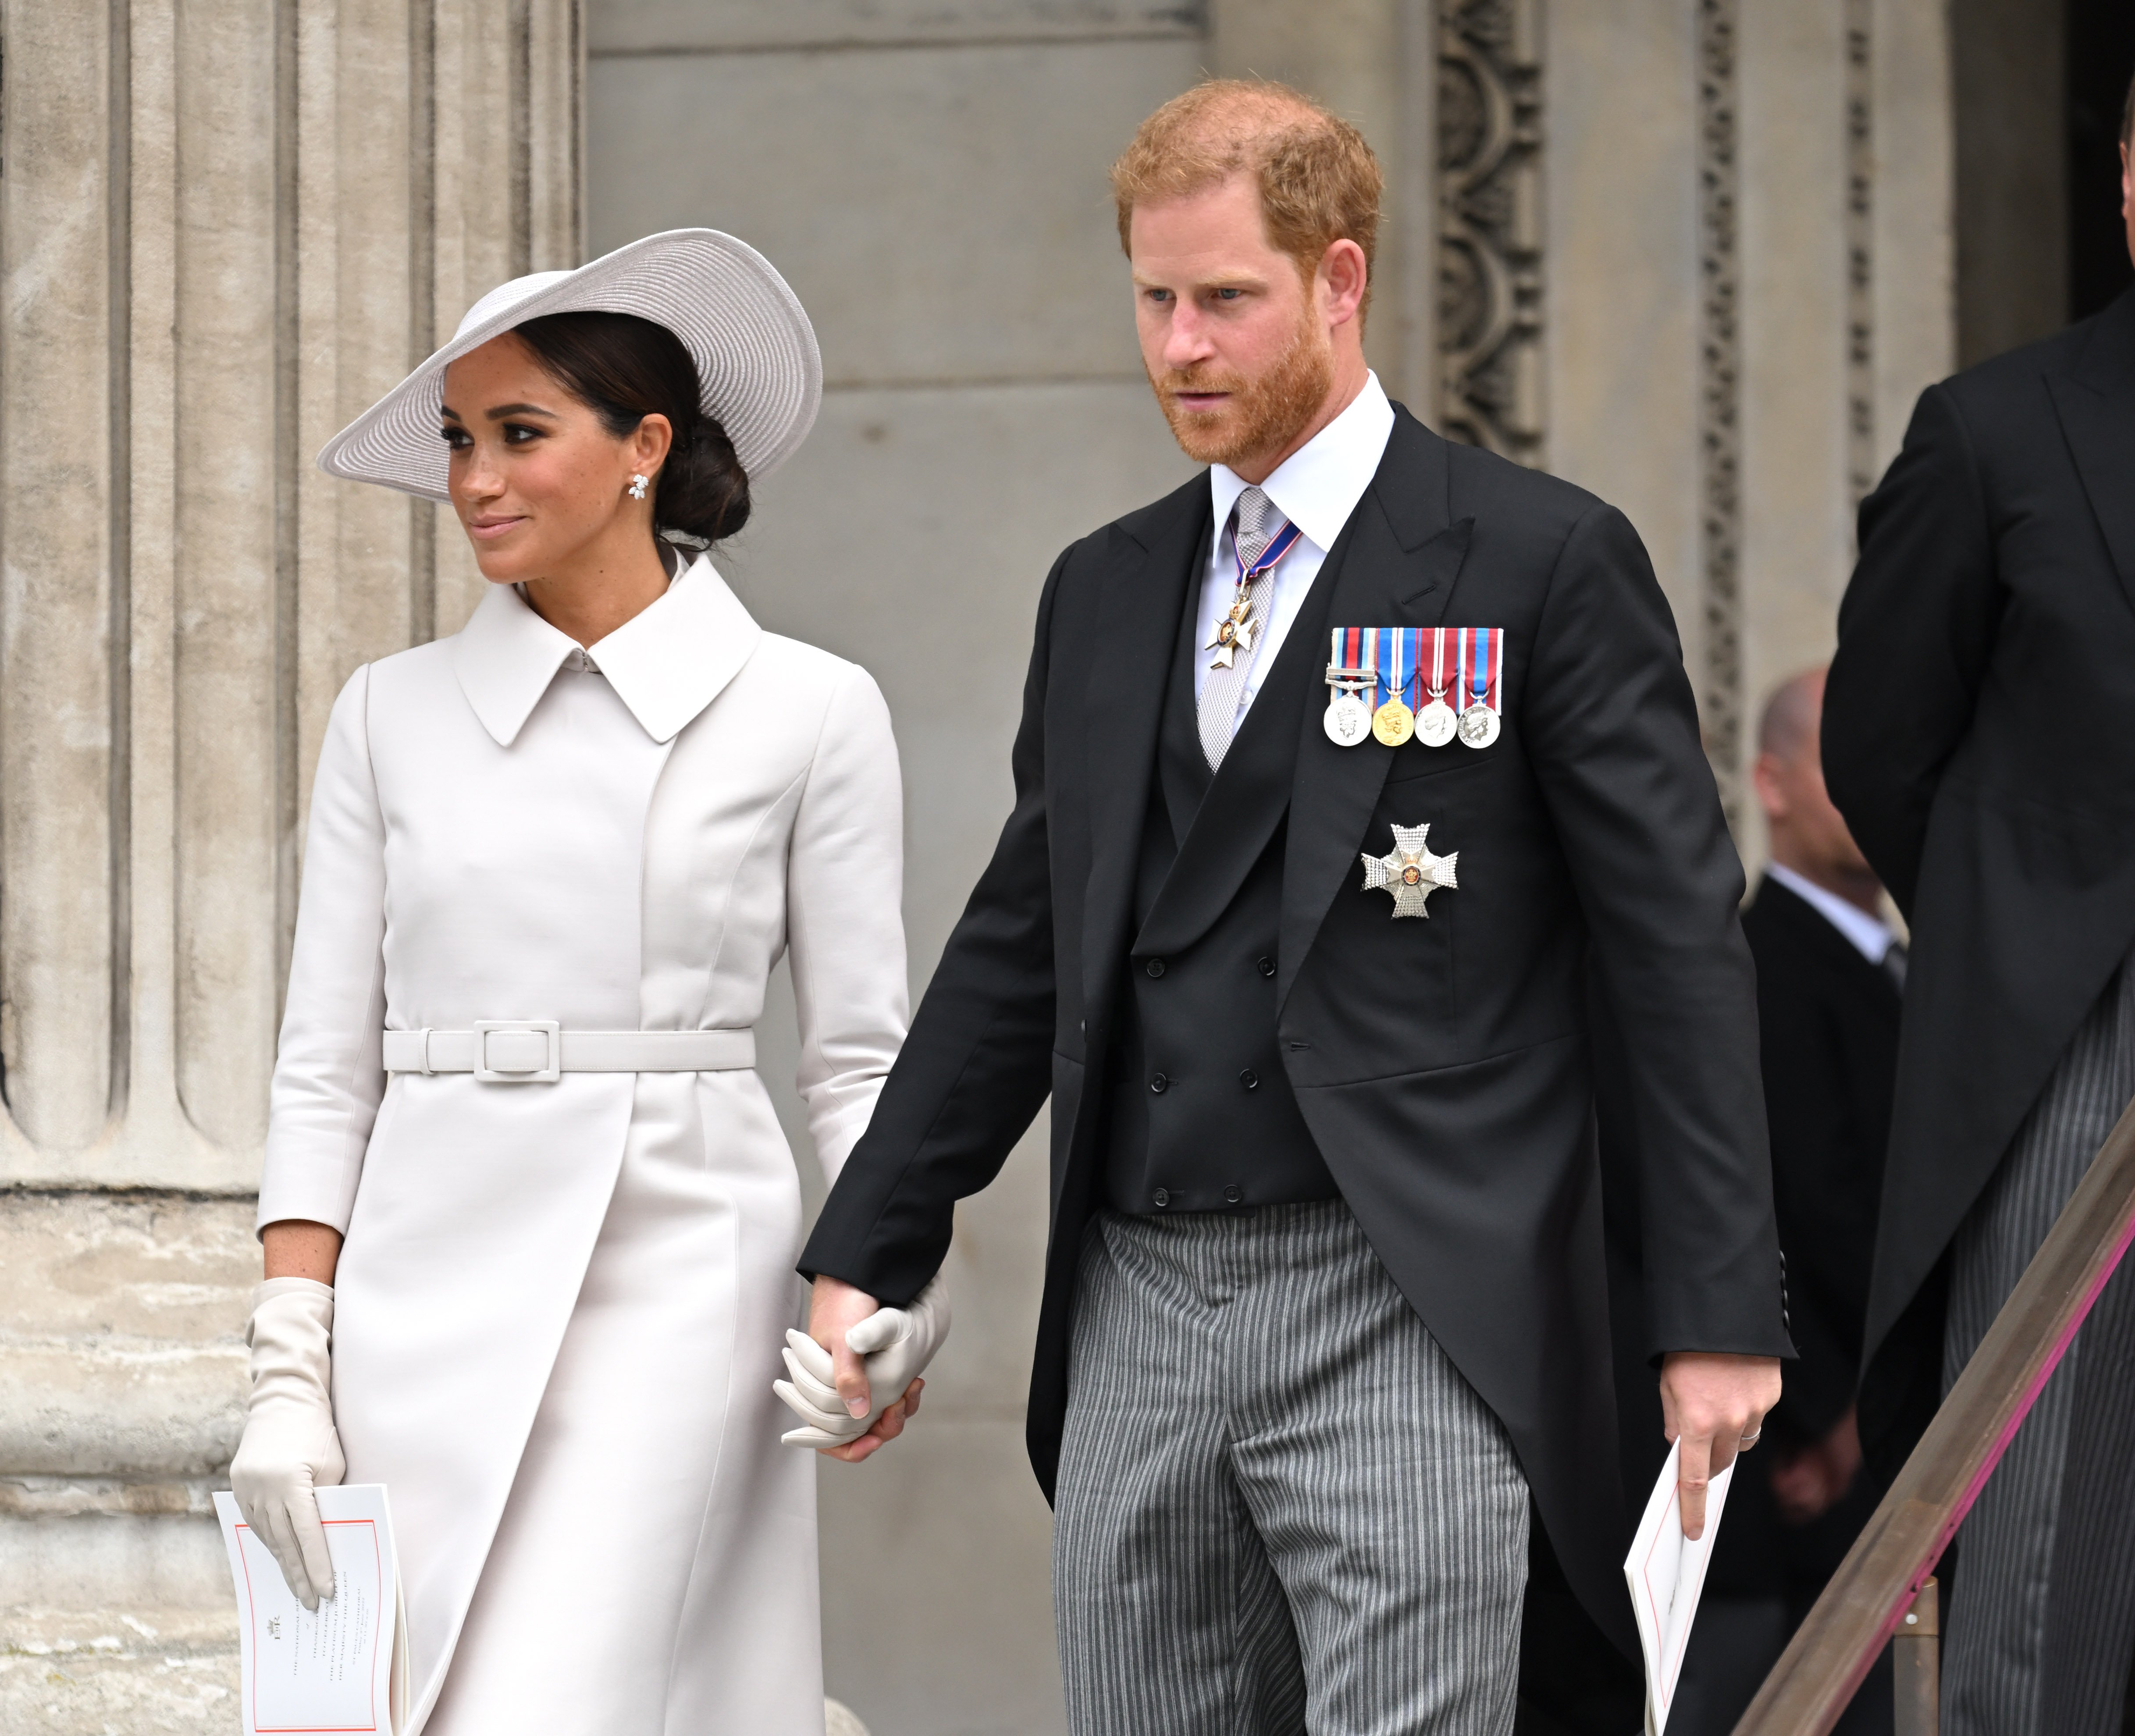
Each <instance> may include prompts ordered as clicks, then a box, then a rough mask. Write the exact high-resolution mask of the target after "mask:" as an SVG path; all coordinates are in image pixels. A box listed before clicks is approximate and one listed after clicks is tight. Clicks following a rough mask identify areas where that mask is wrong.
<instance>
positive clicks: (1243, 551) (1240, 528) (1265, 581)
mask: <svg viewBox="0 0 2135 1736" xmlns="http://www.w3.org/2000/svg"><path fill="white" fill-rule="evenodd" d="M1282 525H1283V520H1282V515H1281V514H1280V513H1278V512H1277V511H1276V510H1275V502H1274V501H1272V500H1270V499H1269V498H1268V497H1267V496H1266V495H1264V494H1262V493H1261V491H1260V490H1259V489H1257V488H1248V489H1247V491H1245V492H1244V493H1243V494H1242V495H1240V496H1238V504H1237V506H1236V507H1235V508H1233V509H1232V514H1231V541H1232V546H1234V547H1235V548H1236V549H1237V551H1238V559H1240V560H1241V561H1242V562H1244V563H1245V568H1246V570H1247V572H1248V573H1251V572H1252V569H1253V563H1255V562H1256V561H1257V560H1259V559H1260V558H1261V556H1262V555H1263V554H1266V553H1267V547H1268V544H1270V543H1271V542H1273V541H1274V540H1275V539H1276V534H1277V533H1278V532H1279V531H1281V529H1282ZM1245 600H1246V604H1247V608H1248V610H1249V611H1250V612H1249V613H1248V614H1247V617H1246V618H1247V620H1248V621H1254V622H1256V623H1257V624H1258V626H1259V629H1260V631H1257V632H1256V633H1255V634H1254V636H1253V650H1242V651H1240V652H1239V653H1238V654H1237V655H1234V656H1233V657H1232V659H1231V661H1230V663H1229V664H1228V665H1218V667H1216V668H1214V669H1212V670H1209V671H1208V685H1207V686H1206V687H1204V688H1203V689H1201V714H1200V725H1201V753H1202V757H1203V758H1204V759H1206V760H1207V761H1208V769H1209V770H1210V771H1215V770H1216V769H1217V768H1218V766H1221V765H1222V763H1223V756H1224V754H1225V753H1227V752H1229V751H1230V746H1231V737H1232V736H1233V735H1234V734H1236V733H1237V728H1238V700H1239V699H1240V698H1241V697H1242V695H1243V694H1244V692H1245V689H1246V676H1247V674H1248V673H1249V672H1250V671H1251V669H1252V665H1253V658H1254V656H1255V655H1256V653H1257V652H1258V650H1259V648H1260V643H1261V635H1262V634H1263V633H1265V632H1266V629H1267V623H1268V612H1269V611H1270V610H1271V608H1272V607H1274V605H1275V568H1272V567H1271V568H1268V570H1267V571H1266V572H1265V573H1255V574H1254V576H1253V580H1252V583H1251V584H1249V585H1247V587H1246V591H1245ZM1197 655H1198V654H1197Z"/></svg>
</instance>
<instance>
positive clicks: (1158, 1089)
mask: <svg viewBox="0 0 2135 1736" xmlns="http://www.w3.org/2000/svg"><path fill="white" fill-rule="evenodd" d="M1170 1084H1171V1081H1169V1079H1167V1078H1165V1077H1164V1075H1163V1074H1161V1073H1159V1074H1158V1075H1157V1076H1156V1077H1155V1078H1154V1079H1152V1080H1150V1082H1149V1088H1150V1090H1153V1091H1155V1093H1156V1095H1158V1096H1159V1097H1161V1096H1162V1095H1164V1092H1165V1090H1168V1089H1169V1086H1170Z"/></svg>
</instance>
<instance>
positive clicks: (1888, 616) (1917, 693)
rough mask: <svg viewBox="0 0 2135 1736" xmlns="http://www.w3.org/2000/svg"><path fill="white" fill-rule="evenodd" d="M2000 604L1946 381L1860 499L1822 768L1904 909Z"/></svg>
mask: <svg viewBox="0 0 2135 1736" xmlns="http://www.w3.org/2000/svg"><path fill="white" fill-rule="evenodd" d="M2000 612H2001V595H2000V590H1999V588H1998V586H1997V583H1996V582H1995V576H1994V545H1993V538H1992V533H1991V531H1990V530H1989V527H1988V524H1987V506H1986V496H1985V492H1984V491H1983V490H1982V486H1981V483H1980V477H1979V468H1978V459H1977V457H1976V455H1975V453H1974V452H1973V445H1972V439H1971V436H1970V434H1969V433H1968V431H1967V429H1966V428H1965V425H1964V419H1963V414H1962V413H1961V412H1960V411H1959V409H1958V405H1957V401H1956V399H1954V398H1953V396H1952V395H1951V394H1950V392H1949V388H1948V387H1947V386H1940V385H1937V386H1930V387H1929V388H1928V389H1927V390H1926V391H1925V392H1924V393H1922V394H1920V404H1919V407H1918V408H1917V409H1915V411H1914V412H1913V420H1912V425H1911V426H1910V428H1907V429H1906V431H1905V445H1904V447H1903V448H1902V449H1901V450H1900V452H1899V453H1898V456H1897V457H1896V458H1895V459H1894V460H1893V461H1892V462H1891V468H1890V470H1889V471H1888V472H1887V473H1886V475H1885V476H1884V478H1883V481H1882V483H1881V486H1879V487H1877V489H1876V491H1875V492H1874V493H1873V494H1871V496H1869V497H1868V498H1867V499H1866V500H1864V501H1863V502H1862V503H1861V559H1860V562H1859V563H1858V564H1857V566H1856V567H1855V568H1854V569H1853V579H1852V583H1850V584H1849V585H1848V586H1847V588H1846V597H1845V601H1844V602H1842V604H1841V605H1840V606H1839V611H1838V651H1837V655H1836V656H1835V657H1834V658H1833V659H1832V665H1831V675H1830V677H1829V679H1828V683H1827V684H1826V686H1825V689H1824V696H1823V772H1824V779H1825V781H1826V782H1827V783H1828V785H1829V786H1830V790H1831V799H1832V801H1833V802H1834V803H1836V804H1837V807H1838V811H1839V812H1840V813H1842V814H1843V815H1845V816H1846V823H1847V825H1848V826H1850V827H1851V828H1852V832H1853V836H1854V838H1855V839H1856V840H1857V842H1858V843H1859V844H1860V845H1861V853H1862V854H1863V855H1865V856H1866V857H1867V858H1868V860H1869V863H1871V866H1873V868H1875V870H1876V874H1877V876H1878V877H1879V878H1881V881H1882V883H1883V884H1884V885H1885V886H1886V887H1889V888H1890V891H1891V897H1893V898H1895V900H1896V901H1897V902H1898V907H1899V908H1900V910H1902V911H1904V912H1906V914H1907V915H1908V916H1910V914H1911V912H1912V907H1913V891H1914V888H1915V887H1916V886H1917V885H1918V884H1919V882H1920V853H1921V850H1922V849H1923V846H1924V842H1925V839H1926V837H1927V826H1928V810H1929V807H1930V806H1931V805H1933V803H1934V794H1935V787H1936V786H1937V784H1938V783H1939V781H1941V777H1942V772H1943V768H1944V766H1946V765H1947V764H1948V763H1949V757H1950V756H1951V755H1952V754H1953V752H1956V750H1957V747H1958V742H1961V741H1963V738H1964V736H1965V733H1966V732H1967V731H1968V729H1969V728H1971V724H1972V714H1973V704H1974V703H1975V701H1976V699H1977V698H1978V692H1979V685H1980V681H1981V679H1982V675H1983V674H1984V672H1985V670H1986V667H1987V658H1988V655H1989V654H1990V652H1991V651H1992V648H1993V643H1994V633H1995V627H1996V625H1997V621H1998V618H1999V616H2000Z"/></svg>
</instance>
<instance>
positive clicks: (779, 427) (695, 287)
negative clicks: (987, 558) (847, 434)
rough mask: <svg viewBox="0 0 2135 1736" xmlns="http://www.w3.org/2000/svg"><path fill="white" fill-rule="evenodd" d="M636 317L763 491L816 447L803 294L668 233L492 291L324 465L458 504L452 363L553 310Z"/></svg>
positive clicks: (703, 244)
mask: <svg viewBox="0 0 2135 1736" xmlns="http://www.w3.org/2000/svg"><path fill="white" fill-rule="evenodd" d="M590 312H601V313H634V314H636V315H637V316H638V317H640V318H641V319H648V320H651V321H654V322H656V323H657V324H660V325H662V326H666V328H667V329H668V330H669V331H672V332H673V333H674V334H675V336H677V337H679V338H680V339H681V341H682V344H683V347H684V348H685V349H686V350H688V351H689V352H690V357H691V359H692V360H695V363H696V364H697V381H698V386H699V396H700V400H701V403H702V406H703V409H704V413H705V414H706V415H708V416H713V417H716V418H718V420H719V426H720V427H722V428H724V429H725V430H726V431H727V438H729V439H730V440H732V441H733V447H734V455H735V457H738V459H740V461H741V467H742V469H743V471H745V472H747V474H748V479H749V481H751V482H760V481H762V480H763V478H764V477H766V476H769V475H770V474H771V472H772V471H774V470H776V469H777V468H778V467H779V466H780V465H781V464H782V463H784V462H786V460H787V458H789V457H792V455H793V452H794V450H795V449H796V447H799V445H800V444H801V441H802V440H804V439H806V438H807V434H808V430H809V428H811V426H812V425H813V424H814V423H815V420H816V409H817V408H818V407H819V406H820V405H821V403H822V401H823V358H822V353H821V351H819V350H818V349H817V348H816V331H815V327H814V326H811V325H810V324H809V323H808V316H807V314H806V312H804V311H803V310H802V308H801V302H800V298H799V297H797V296H796V295H795V294H794V293H793V292H792V290H791V289H789V288H787V284H786V279H785V278H782V277H781V276H779V274H778V273H777V271H776V270H774V269H773V268H772V264H771V262H770V261H769V260H768V259H765V258H764V257H763V255H762V254H760V253H758V251H757V250H756V249H754V248H753V247H751V246H750V245H749V244H748V243H747V242H745V241H737V240H736V239H734V238H733V236H732V235H722V234H721V233H720V232H719V230H715V229H672V230H667V231H666V232H665V233H664V234H661V235H647V236H646V237H645V239H643V240H641V241H632V243H631V244H629V245H628V246H627V247H618V248H617V249H616V250H615V251H614V252H613V253H612V254H603V256H602V257H601V258H599V259H595V260H594V261H593V263H592V264H589V265H581V266H579V268H578V269H577V270H575V271H537V272H535V273H533V275H532V276H530V277H524V278H513V279H512V280H511V282H510V283H501V284H499V285H498V286H497V287H496V288H494V289H492V290H491V291H490V292H489V293H488V294H487V295H486V296H484V297H482V299H481V300H480V301H478V302H476V303H475V304H474V306H473V307H470V308H468V309H467V317H466V318H465V319H463V320H462V321H461V322H460V328H459V330H458V331H456V332H454V333H453V341H451V342H450V343H448V344H447V345H446V346H444V347H443V349H441V350H439V351H438V352H437V354H436V355H433V356H431V357H430V358H429V360H427V361H425V362H424V363H423V364H422V365H420V366H419V367H418V368H417V369H416V370H414V373H412V374H410V375H409V376H408V377H407V378H406V379H405V380H402V381H401V382H400V384H399V385H397V386H395V387H394V389H392V390H391V391H390V392H388V393H387V394H385V396H384V397H383V398H381V399H379V400H378V402H377V403H375V404H373V405H371V407H370V409H367V410H366V411H365V412H364V413H362V414H361V416H359V417H357V418H356V420H355V421H353V422H351V423H349V425H348V426H347V427H346V428H343V429H342V430H341V432H340V433H338V434H336V435H335V436H334V437H333V438H332V439H331V440H329V441H327V443H326V446H325V447H324V448H323V449H322V451H321V452H320V453H319V468H320V469H321V470H323V471H326V472H327V474H328V475H330V476H346V477H347V478H348V479H349V480H350V481H356V482H382V483H383V484H385V486H386V487H388V488H398V489H400V490H402V491H404V492H406V493H408V494H412V495H421V496H424V497H425V498H427V499H429V500H449V499H450V498H451V494H450V491H449V490H448V483H447V469H446V466H447V453H448V451H449V448H448V447H447V446H446V445H445V442H443V440H442V439H440V438H438V429H439V412H440V409H441V407H442V405H443V389H444V378H445V368H446V365H447V364H448V363H450V362H453V361H455V360H457V359H458V358H459V357H461V356H462V355H466V354H467V352H468V351H470V350H477V349H479V348H481V346H482V345H484V344H486V343H487V342H488V341H490V340H491V338H493V337H495V336H498V335H499V334H500V333H501V332H506V331H511V329H512V328H513V327H514V326H523V325H524V324H525V323H526V322H527V321H529V320H532V319H539V318H540V317H542V316H543V315H544V314H549V313H590Z"/></svg>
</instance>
